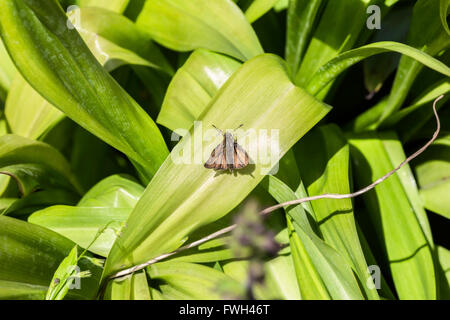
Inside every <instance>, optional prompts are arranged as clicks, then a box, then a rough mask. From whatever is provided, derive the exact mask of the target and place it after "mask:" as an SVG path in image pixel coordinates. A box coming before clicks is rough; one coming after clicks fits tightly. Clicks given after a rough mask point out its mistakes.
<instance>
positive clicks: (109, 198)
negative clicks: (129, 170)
mask: <svg viewBox="0 0 450 320" xmlns="http://www.w3.org/2000/svg"><path fill="white" fill-rule="evenodd" d="M143 192H144V187H142V186H141V185H140V184H138V183H137V182H135V181H134V179H133V178H132V177H129V176H126V175H113V176H110V177H108V178H105V179H103V180H102V181H100V182H99V183H98V184H96V185H95V186H94V187H93V188H92V189H91V190H89V191H88V192H87V193H86V194H85V195H84V196H83V198H82V199H81V200H80V202H79V203H78V206H84V207H110V208H134V206H135V205H136V203H137V202H138V200H139V198H140V197H141V195H142V193H143Z"/></svg>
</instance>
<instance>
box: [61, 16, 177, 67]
mask: <svg viewBox="0 0 450 320" xmlns="http://www.w3.org/2000/svg"><path fill="white" fill-rule="evenodd" d="M69 19H70V21H71V22H72V24H73V25H74V26H75V27H76V28H77V30H78V32H80V35H81V37H82V38H83V40H84V41H85V42H86V44H87V45H88V46H89V49H91V52H92V53H93V54H94V55H95V57H96V58H97V61H98V62H100V63H101V64H102V65H104V66H105V68H106V69H107V70H109V71H111V70H114V69H116V68H117V67H119V66H121V65H123V64H132V65H142V66H147V67H151V68H154V69H158V70H161V71H163V72H166V73H168V74H172V73H173V69H172V67H171V65H170V64H169V62H168V61H167V60H166V58H165V57H164V55H163V54H162V53H161V51H160V50H159V49H158V47H157V46H156V45H155V44H154V43H153V42H152V41H151V38H150V36H149V35H148V34H147V33H146V32H143V31H142V30H140V29H139V28H138V27H137V26H136V25H135V24H134V23H133V22H132V21H131V20H129V19H127V18H126V17H124V16H122V15H120V14H117V13H115V12H111V11H109V10H104V9H101V8H95V7H94V8H82V9H78V10H74V11H71V14H70V15H69Z"/></svg>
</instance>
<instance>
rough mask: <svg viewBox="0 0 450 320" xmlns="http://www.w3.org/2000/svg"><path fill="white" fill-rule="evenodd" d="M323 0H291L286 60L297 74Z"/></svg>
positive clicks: (294, 73) (288, 16)
mask: <svg viewBox="0 0 450 320" xmlns="http://www.w3.org/2000/svg"><path fill="white" fill-rule="evenodd" d="M321 4H322V0H291V1H289V7H288V12H287V37H286V50H285V57H286V61H287V63H288V65H289V67H290V68H291V72H292V75H293V76H295V75H296V74H297V71H298V69H299V67H300V64H301V61H302V58H303V56H304V53H305V50H306V46H307V44H308V41H309V37H310V34H311V32H312V28H313V25H314V21H315V20H316V16H317V14H318V11H319V8H320V5H321Z"/></svg>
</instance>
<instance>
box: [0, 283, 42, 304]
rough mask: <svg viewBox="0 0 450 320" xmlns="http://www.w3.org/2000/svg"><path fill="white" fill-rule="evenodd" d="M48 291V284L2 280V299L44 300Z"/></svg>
mask: <svg viewBox="0 0 450 320" xmlns="http://www.w3.org/2000/svg"><path fill="white" fill-rule="evenodd" d="M46 292H47V287H46V286H40V285H34V284H28V283H21V282H14V281H7V280H0V299H2V300H44V299H45V293H46Z"/></svg>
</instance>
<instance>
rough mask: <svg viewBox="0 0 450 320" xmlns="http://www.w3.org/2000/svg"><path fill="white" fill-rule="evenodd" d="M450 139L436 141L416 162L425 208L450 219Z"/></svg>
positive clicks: (444, 138)
mask: <svg viewBox="0 0 450 320" xmlns="http://www.w3.org/2000/svg"><path fill="white" fill-rule="evenodd" d="M449 159H450V137H449V136H448V135H447V136H446V137H443V138H440V139H438V140H436V141H435V142H434V143H433V144H432V145H431V146H430V147H429V148H428V150H427V151H426V152H425V153H424V154H423V156H421V158H420V159H418V160H417V161H416V162H415V172H416V176H417V180H418V183H419V186H420V195H421V197H422V199H423V202H424V206H425V208H427V209H428V210H431V211H433V212H436V213H438V214H440V215H442V216H444V217H446V218H447V219H450V199H449V197H448V194H449V192H450V161H449Z"/></svg>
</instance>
